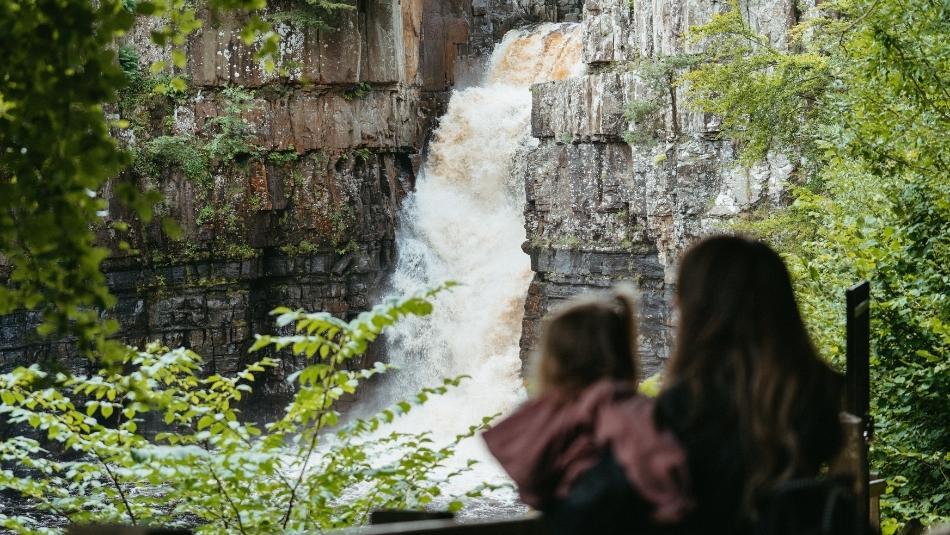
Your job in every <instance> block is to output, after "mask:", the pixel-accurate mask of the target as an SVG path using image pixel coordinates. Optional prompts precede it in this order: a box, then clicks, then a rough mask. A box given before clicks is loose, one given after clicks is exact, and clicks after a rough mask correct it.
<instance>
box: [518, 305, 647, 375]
mask: <svg viewBox="0 0 950 535" xmlns="http://www.w3.org/2000/svg"><path fill="white" fill-rule="evenodd" d="M635 310H636V309H635V305H634V299H633V297H632V296H631V295H630V293H628V292H626V291H623V290H614V291H612V292H609V293H603V294H594V295H589V296H582V297H575V298H574V299H572V300H571V301H569V302H568V303H566V304H565V305H564V306H563V307H562V308H560V309H558V310H557V311H555V312H554V313H553V314H551V315H550V316H548V318H547V319H546V320H545V324H544V327H543V330H542V333H541V344H540V350H539V352H538V353H537V356H536V358H537V361H536V362H535V375H536V382H537V385H536V386H537V389H538V391H539V392H545V391H548V390H551V389H555V388H557V389H562V390H575V391H576V390H580V389H583V388H584V387H586V386H589V385H591V384H593V383H595V382H596V381H598V380H600V379H605V378H610V379H616V380H621V381H630V382H631V383H633V384H636V381H637V369H638V367H639V366H638V361H637V329H636V311H635Z"/></svg>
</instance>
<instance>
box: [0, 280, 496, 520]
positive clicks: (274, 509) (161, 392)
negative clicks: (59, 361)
mask: <svg viewBox="0 0 950 535" xmlns="http://www.w3.org/2000/svg"><path fill="white" fill-rule="evenodd" d="M451 286H452V284H446V285H444V286H442V287H440V288H437V289H435V290H433V291H430V292H428V293H427V294H424V295H420V296H414V297H409V298H406V299H390V300H388V301H386V302H385V304H382V305H378V306H376V307H375V308H373V309H372V310H371V311H369V312H366V313H363V314H360V315H359V316H358V317H357V318H355V319H353V320H352V321H349V322H346V321H343V320H340V319H338V318H335V317H333V316H331V315H330V314H327V313H316V314H312V313H305V312H302V311H292V310H289V309H286V308H282V309H277V310H275V311H274V314H275V315H276V316H277V325H278V326H280V327H282V328H288V329H290V328H292V329H293V332H294V334H291V335H286V336H258V337H257V342H256V343H255V344H254V346H253V347H252V348H251V350H250V351H251V352H252V353H256V352H260V351H264V350H280V349H283V348H288V347H289V348H290V350H291V352H292V353H293V354H295V355H299V356H304V357H306V359H307V363H308V364H307V365H306V367H304V368H303V369H302V370H300V371H299V372H297V373H295V374H293V375H292V376H291V377H289V378H288V380H289V381H292V382H293V383H294V384H295V385H296V386H297V392H296V394H295V396H294V398H293V400H292V401H291V402H290V403H289V404H288V405H287V407H286V409H285V411H284V413H283V416H282V417H281V418H279V419H278V420H276V421H273V422H270V423H268V424H266V425H263V426H257V425H254V424H253V423H250V422H247V421H245V420H244V419H242V417H241V413H240V410H239V409H238V408H237V406H238V405H239V404H240V403H241V401H242V400H244V399H246V398H247V396H249V395H250V394H251V392H252V388H251V384H252V383H253V382H254V381H255V380H257V379H259V378H260V377H261V374H263V373H264V372H265V371H266V370H267V369H269V368H273V367H275V366H276V365H277V364H278V361H277V360H276V359H274V358H272V357H269V356H264V357H261V358H260V359H259V360H256V361H255V362H253V363H251V364H249V365H248V366H247V367H246V368H244V369H243V370H242V371H240V372H238V373H236V374H235V375H233V376H229V377H225V376H222V375H218V374H212V375H210V376H203V373H202V372H203V369H202V362H201V358H200V357H199V356H198V355H196V354H195V353H193V352H191V351H189V350H187V349H175V350H168V349H166V348H163V347H160V346H158V345H156V344H152V345H150V346H148V347H147V348H146V350H145V351H129V352H128V353H127V356H126V359H125V360H124V362H123V368H122V369H123V370H124V371H121V372H120V371H114V370H113V369H112V368H110V369H108V370H103V371H100V372H99V373H97V374H94V375H91V376H88V377H79V376H68V375H65V374H61V373H59V374H53V373H49V372H46V371H43V370H41V369H40V368H39V367H38V366H35V365H34V366H31V367H28V368H18V369H16V370H14V371H13V372H11V373H8V374H5V375H2V376H0V398H2V401H3V403H2V405H0V414H3V415H4V416H5V418H6V421H7V422H8V423H9V424H13V425H19V426H24V425H25V426H28V427H29V428H31V429H33V430H34V431H35V433H34V434H38V433H42V434H43V435H45V437H40V438H45V443H46V444H47V445H45V446H44V444H43V443H42V442H41V441H40V440H38V439H37V438H31V437H27V436H13V437H11V438H8V439H6V440H4V441H3V442H0V459H2V460H3V462H4V463H5V465H6V466H8V467H11V468H12V469H9V468H8V469H5V470H2V471H0V486H2V487H4V488H8V489H12V490H14V491H16V492H17V493H19V494H20V496H22V497H23V498H25V499H26V500H28V501H29V502H30V504H31V505H32V506H33V507H34V508H35V510H36V511H38V512H42V513H46V514H51V515H54V516H56V517H60V518H61V519H62V520H63V521H64V522H65V523H70V524H71V523H88V522H96V523H102V522H122V523H127V524H136V525H162V526H181V525H183V524H187V525H193V526H195V527H196V529H197V531H198V532H199V533H221V532H228V533H261V532H281V531H288V532H299V531H304V530H311V531H320V530H325V529H330V528H338V527H345V526H351V525H354V524H359V523H362V522H364V521H365V520H366V517H367V515H368V513H369V512H370V511H371V510H373V509H375V508H406V507H419V506H424V505H425V504H427V503H429V502H431V501H432V499H433V498H434V497H436V496H439V495H440V493H441V492H442V491H441V489H442V488H443V486H444V484H445V482H446V481H447V480H450V479H452V478H454V477H456V476H457V475H459V473H460V472H458V471H455V472H449V473H442V472H440V470H442V469H443V468H444V465H445V461H446V460H447V459H448V458H449V457H450V456H451V455H452V454H453V451H454V447H455V445H456V444H458V442H459V441H461V440H463V439H465V438H467V437H469V436H472V435H473V434H474V433H475V432H477V431H478V430H480V429H481V428H482V427H483V426H485V425H486V424H487V423H488V422H489V421H490V420H491V418H486V419H484V420H483V421H482V422H478V423H477V424H476V425H474V426H472V427H471V428H470V429H469V431H468V433H466V434H464V435H461V436H458V437H456V438H455V440H454V441H452V442H451V443H450V444H447V445H437V444H435V443H434V441H433V438H432V437H431V436H430V435H429V434H428V433H422V434H407V433H400V432H397V431H390V432H383V427H384V425H385V424H387V423H390V422H393V421H394V420H395V419H397V418H398V417H399V415H401V414H404V413H406V412H408V411H410V410H412V409H413V407H414V406H416V405H420V404H422V403H425V401H426V400H427V399H428V398H429V397H430V396H438V395H441V394H443V393H445V392H446V390H447V389H449V388H451V387H453V386H456V385H457V384H458V383H459V382H460V381H461V380H462V379H463V378H453V379H446V380H445V381H444V383H443V384H441V385H438V386H436V387H434V388H428V389H425V390H423V391H421V392H419V393H418V394H417V395H416V396H415V397H414V398H412V399H410V400H408V401H403V402H400V403H398V404H396V405H394V406H392V407H389V408H387V409H385V410H383V411H381V412H380V413H379V414H377V415H375V416H373V417H370V418H366V419H355V420H352V421H350V422H347V423H345V424H340V414H339V412H337V410H335V404H336V402H337V401H338V400H340V398H342V397H343V396H346V395H348V394H353V393H354V392H356V390H357V389H358V388H359V386H360V385H361V384H362V383H363V382H364V381H366V380H367V379H369V378H371V377H373V376H374V375H377V374H381V373H386V372H387V371H389V370H390V367H389V366H387V365H385V364H381V363H376V364H375V365H373V366H372V367H369V368H366V369H355V370H354V369H349V368H350V367H351V366H353V365H354V363H355V362H356V359H357V358H358V357H360V356H362V355H363V354H364V353H365V351H366V350H367V348H368V346H369V344H370V343H371V342H372V341H373V340H375V339H376V338H377V337H378V336H379V335H380V333H382V331H383V330H384V329H385V328H386V327H388V326H390V325H393V324H394V323H396V321H398V320H399V319H400V318H401V317H404V316H408V315H413V316H425V315H428V314H429V313H430V312H431V310H432V305H431V304H430V303H429V301H428V299H429V298H430V297H431V296H433V295H434V294H435V293H436V292H439V291H442V290H444V289H446V288H449V287H451ZM110 370H112V371H110ZM149 416H151V417H160V418H161V419H162V420H163V422H164V430H163V431H162V432H159V433H157V434H155V435H154V436H152V435H151V434H149V433H146V432H145V431H144V430H143V428H144V426H143V425H142V422H143V419H145V418H146V417H149ZM381 456H384V457H385V458H386V459H388V460H386V461H385V462H382V461H380V458H381ZM469 466H470V465H469ZM481 490H482V489H475V490H473V492H472V494H473V495H477V494H479V493H480V492H481ZM459 506H460V502H458V501H453V502H452V505H451V507H452V508H457V507H459ZM0 527H3V528H7V529H12V530H14V531H16V532H22V533H26V532H31V533H32V532H55V531H56V530H55V529H50V528H45V527H43V526H42V525H40V523H39V522H38V521H36V520H35V519H31V518H27V517H23V516H12V515H8V514H5V513H0Z"/></svg>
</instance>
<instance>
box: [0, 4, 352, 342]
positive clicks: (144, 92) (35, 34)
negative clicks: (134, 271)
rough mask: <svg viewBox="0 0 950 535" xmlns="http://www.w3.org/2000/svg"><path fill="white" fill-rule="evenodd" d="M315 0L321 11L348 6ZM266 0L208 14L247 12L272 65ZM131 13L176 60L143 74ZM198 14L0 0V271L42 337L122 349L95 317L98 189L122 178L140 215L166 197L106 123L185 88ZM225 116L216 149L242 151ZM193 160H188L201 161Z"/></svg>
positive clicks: (120, 185) (3, 295)
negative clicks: (137, 169) (109, 106)
mask: <svg viewBox="0 0 950 535" xmlns="http://www.w3.org/2000/svg"><path fill="white" fill-rule="evenodd" d="M307 2H308V4H309V5H311V6H312V7H313V8H314V10H315V11H314V13H315V16H317V15H319V16H323V15H326V16H329V15H331V14H332V13H333V12H335V11H337V10H341V9H350V8H352V6H346V5H344V4H342V3H338V2H331V1H327V0H307ZM266 4H267V3H266V0H211V1H209V2H206V3H204V4H203V5H204V6H205V7H207V8H208V9H209V12H210V14H211V16H215V14H216V13H218V12H220V11H221V10H229V11H237V12H239V14H243V15H245V18H246V20H247V24H246V25H245V27H244V28H243V30H242V34H241V37H242V40H243V42H244V43H245V44H247V45H253V46H254V47H255V50H256V55H257V58H258V59H259V60H260V61H262V62H263V63H264V65H265V68H266V69H270V70H272V69H273V66H274V65H275V58H276V55H277V53H278V46H277V45H278V35H277V33H276V32H274V31H273V30H272V29H271V28H270V27H269V26H268V25H267V24H266V23H264V21H263V20H262V18H261V16H260V12H261V10H263V9H264V8H265V7H266ZM135 16H140V17H155V18H156V19H157V20H158V21H159V24H158V25H157V26H156V28H155V30H154V31H153V32H152V35H151V37H152V40H153V41H154V42H155V43H156V44H158V45H161V46H165V45H167V46H169V47H170V48H171V53H170V57H169V60H168V61H161V62H158V63H156V64H153V65H150V66H149V69H148V70H147V72H144V71H143V69H142V67H143V66H141V65H139V63H140V58H139V55H138V53H137V52H136V51H135V50H133V49H131V48H128V47H120V48H119V50H118V51H117V52H118V54H116V51H115V50H113V48H114V43H115V41H116V39H117V38H118V37H119V36H121V35H123V34H126V33H127V32H128V31H129V29H130V28H131V26H132V23H133V20H134V17H135ZM202 24H203V22H202V21H201V20H200V19H199V18H198V16H197V14H196V7H195V4H194V3H193V2H187V1H185V0H150V1H144V0H121V1H118V0H102V1H99V2H89V1H88V0H62V1H52V0H28V1H19V0H0V26H2V27H3V28H4V31H3V32H2V35H0V49H2V50H3V52H4V62H3V66H2V67H0V147H2V150H0V255H2V258H3V262H4V264H6V265H9V266H11V267H12V272H11V274H10V276H9V278H8V279H7V280H4V281H0V282H2V285H0V314H7V313H10V312H12V311H14V310H18V309H29V310H38V311H40V312H41V313H42V316H43V318H44V322H43V324H42V325H41V327H40V329H39V333H40V334H41V335H44V336H45V335H56V336H69V337H71V338H73V339H75V340H76V342H77V344H78V346H79V350H80V352H81V353H83V354H84V355H86V356H93V355H95V356H96V357H97V358H101V359H105V360H117V359H121V358H122V353H123V352H124V349H123V348H122V346H120V345H118V344H115V343H111V342H109V341H107V336H108V335H109V334H111V333H112V332H114V327H115V326H114V324H111V323H103V322H100V321H99V318H98V314H99V313H98V310H101V309H104V308H108V307H109V306H111V304H112V303H113V299H112V297H111V296H110V295H109V293H108V291H107V289H106V287H105V279H104V277H103V276H102V274H101V273H100V270H99V265H100V263H101V261H102V260H103V259H104V258H105V257H106V256H107V254H108V253H107V251H105V250H104V249H102V248H99V247H96V246H95V243H94V233H93V227H94V226H95V225H97V224H98V223H99V222H100V221H101V218H102V216H103V214H106V213H107V212H106V210H107V208H108V207H107V206H106V203H105V201H103V200H102V199H99V198H98V196H97V192H99V191H100V190H101V188H102V187H103V186H104V185H105V183H106V181H108V180H110V179H115V180H114V181H113V183H112V186H111V188H112V192H113V196H114V198H115V199H116V200H118V201H121V202H123V203H125V204H126V205H127V206H129V207H130V208H132V209H133V210H134V211H135V212H137V213H138V215H139V216H140V217H141V219H142V220H143V221H144V222H148V221H149V220H150V219H151V217H152V207H153V205H154V204H155V203H156V202H157V201H158V200H159V199H160V196H159V195H158V194H157V193H155V192H146V193H142V192H140V191H139V190H138V187H137V185H136V184H134V183H132V182H131V181H130V180H128V177H125V178H122V179H117V178H116V177H117V176H118V175H119V172H120V171H121V170H122V169H123V168H125V167H126V166H127V165H128V164H129V157H128V155H127V154H126V153H124V152H123V151H121V150H119V148H118V147H117V146H116V143H115V141H114V140H113V139H112V138H111V137H110V129H111V128H124V127H126V126H127V125H128V122H127V121H126V120H125V119H126V118H127V117H129V116H130V115H131V114H130V113H129V112H130V111H131V110H133V109H135V108H136V107H137V106H138V105H139V104H141V103H142V102H143V101H144V100H146V99H148V98H149V96H148V95H149V94H150V93H152V92H158V93H165V94H176V93H181V92H183V91H184V90H185V89H186V88H187V84H186V82H185V80H184V78H183V76H182V74H181V73H182V72H183V70H184V67H185V63H186V57H185V54H184V45H185V43H186V40H187V38H188V36H189V35H190V34H191V33H193V32H194V31H196V30H197V29H199V28H200V27H201V26H202ZM117 56H118V58H117ZM117 93H118V95H119V96H120V97H121V100H120V106H119V108H120V112H121V114H122V117H123V119H122V120H120V121H117V122H114V123H111V122H110V121H109V120H107V116H106V114H104V113H103V104H105V103H107V102H114V101H115V100H116V96H117ZM137 126H138V127H140V128H141V127H144V125H141V124H140V125H137ZM218 126H220V127H221V128H220V135H221V137H220V138H219V139H218V140H217V141H218V142H219V143H218V144H217V145H215V146H214V148H215V149H216V150H217V149H219V152H212V153H211V156H212V157H214V156H218V155H222V156H227V155H238V154H240V153H241V152H240V150H241V149H242V148H243V147H242V146H241V145H240V143H234V141H235V140H238V141H241V140H242V139H243V133H242V132H241V131H239V130H236V129H234V128H232V127H233V126H234V124H233V123H222V124H220V125H218ZM165 141H167V140H165ZM157 148H158V147H156V146H152V147H146V148H145V152H146V153H147V152H150V151H153V149H157ZM165 148H170V147H167V146H166V147H165ZM153 155H154V154H153ZM194 163H195V162H194V161H193V160H192V161H191V162H190V163H189V164H188V165H187V166H186V167H189V169H191V170H192V171H193V170H194V166H193V165H192V164H194ZM166 226H167V225H166ZM119 245H120V247H122V248H128V244H127V243H125V242H120V244H119Z"/></svg>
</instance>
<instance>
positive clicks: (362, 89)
mask: <svg viewBox="0 0 950 535" xmlns="http://www.w3.org/2000/svg"><path fill="white" fill-rule="evenodd" d="M372 91H373V86H371V85H369V84H368V83H366V82H360V83H358V84H356V85H354V86H352V87H350V88H349V89H347V90H346V91H344V92H343V98H345V99H346V100H359V99H361V98H363V97H365V96H366V95H368V94H370V93H371V92H372Z"/></svg>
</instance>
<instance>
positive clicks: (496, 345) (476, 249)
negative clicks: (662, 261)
mask: <svg viewBox="0 0 950 535" xmlns="http://www.w3.org/2000/svg"><path fill="white" fill-rule="evenodd" d="M581 69H582V62H581V42H580V31H579V29H578V27H577V26H576V25H571V24H558V25H556V24H548V25H543V26H540V27H537V28H534V29H531V30H525V31H518V30H515V31H512V32H509V33H508V34H507V35H506V36H505V38H504V40H503V41H502V42H501V43H500V44H499V45H498V46H497V47H496V50H495V52H494V54H493V55H492V58H491V62H490V65H489V72H488V73H487V75H486V77H485V80H484V81H483V83H482V84H480V85H479V86H476V87H471V88H468V89H464V90H458V91H455V92H454V93H453V94H452V97H451V100H450V102H449V105H448V111H447V112H446V114H445V115H444V116H443V117H442V119H441V121H440V126H439V128H438V130H437V131H436V132H435V136H434V139H433V141H432V143H431V145H430V147H429V153H428V158H427V161H426V162H425V164H424V165H423V168H422V172H421V173H420V176H419V178H418V180H417V182H416V189H415V191H414V193H413V194H412V195H410V196H409V198H407V199H406V202H405V203H404V205H403V209H402V214H401V219H400V229H399V231H398V233H397V250H398V252H399V258H398V262H397V266H396V271H395V274H394V275H393V277H392V281H391V285H392V288H391V290H392V293H394V294H396V295H408V294H411V293H414V292H417V291H420V290H423V289H426V288H429V287H432V286H435V285H438V284H440V283H442V282H444V281H446V280H455V281H458V282H460V283H462V286H460V287H457V288H455V289H453V290H452V291H451V292H445V293H443V294H440V295H439V296H437V297H436V299H435V300H434V305H435V311H434V313H433V314H432V315H431V316H430V317H427V318H421V319H409V320H406V321H404V322H401V323H400V324H399V325H398V326H397V327H396V329H395V330H394V331H393V332H392V333H391V334H390V336H389V340H390V345H389V349H388V352H389V355H390V359H391V361H392V363H393V364H396V365H397V366H399V368H400V371H398V372H396V373H395V377H393V378H392V380H391V381H390V382H389V383H387V384H386V385H385V386H384V392H383V397H384V398H386V399H384V401H394V400H397V399H406V398H409V397H412V396H413V395H414V394H415V392H417V391H418V390H419V389H420V388H422V387H425V386H433V385H436V384H439V383H440V382H441V380H442V378H444V377H455V376H459V375H468V376H471V379H469V380H467V381H465V382H464V383H463V384H462V386H461V387H460V388H458V389H456V390H453V391H452V392H451V393H450V394H449V395H447V396H444V397H441V398H436V399H433V400H431V401H430V402H429V403H428V404H426V405H425V406H424V407H422V408H419V409H415V410H414V411H412V412H411V413H410V414H409V415H407V416H406V417H404V418H401V419H400V420H399V421H398V422H397V423H396V424H395V427H396V428H397V429H398V430H399V431H404V432H421V431H432V432H433V436H434V438H435V439H436V441H437V442H448V441H450V440H451V439H452V438H453V437H454V436H455V435H456V434H458V433H461V432H463V431H465V430H466V429H467V428H468V426H470V425H473V424H477V423H479V422H480V421H481V419H482V417H484V416H488V415H492V414H496V413H507V412H509V411H510V410H511V409H512V408H514V407H515V406H516V405H517V404H518V402H520V401H521V400H522V399H523V398H524V387H523V381H522V377H521V360H520V357H519V339H520V336H521V322H522V316H523V313H524V299H525V296H526V294H527V289H528V285H529V283H530V280H531V275H532V273H531V266H530V259H529V258H528V256H527V255H526V254H525V253H524V252H523V251H522V249H521V246H522V243H523V242H524V241H525V228H524V183H523V177H521V176H513V175H517V173H512V172H511V168H512V162H513V160H514V157H515V155H516V153H517V152H518V150H519V149H520V148H522V147H523V146H524V145H525V144H526V143H529V142H530V141H531V140H532V138H531V136H530V118H531V92H530V86H531V84H534V83H538V82H544V81H550V80H560V79H564V78H567V77H569V76H572V75H577V74H579V73H580V71H581ZM470 458H471V459H476V460H478V461H479V465H478V466H477V468H476V470H475V471H474V472H472V473H470V474H468V475H466V476H465V477H464V478H462V479H460V480H458V481H457V483H456V485H453V487H457V488H454V489H446V490H447V491H448V492H452V491H453V490H455V491H464V490H465V489H466V488H470V487H471V486H474V485H475V484H477V483H479V482H482V481H493V482H499V481H504V480H505V476H504V474H503V473H502V472H501V470H500V469H499V468H498V467H497V466H495V465H494V463H493V462H492V461H491V458H490V455H488V453H487V452H486V451H484V446H483V445H482V443H481V440H480V439H474V440H468V441H466V442H465V443H464V444H463V445H462V447H460V449H459V462H460V464H464V462H465V460H466V459H470ZM507 500H510V502H512V503H513V502H514V497H513V495H511V496H509V497H508V498H507ZM496 501H497V500H496ZM484 513H485V512H482V513H479V512H478V511H476V513H475V514H484Z"/></svg>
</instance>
